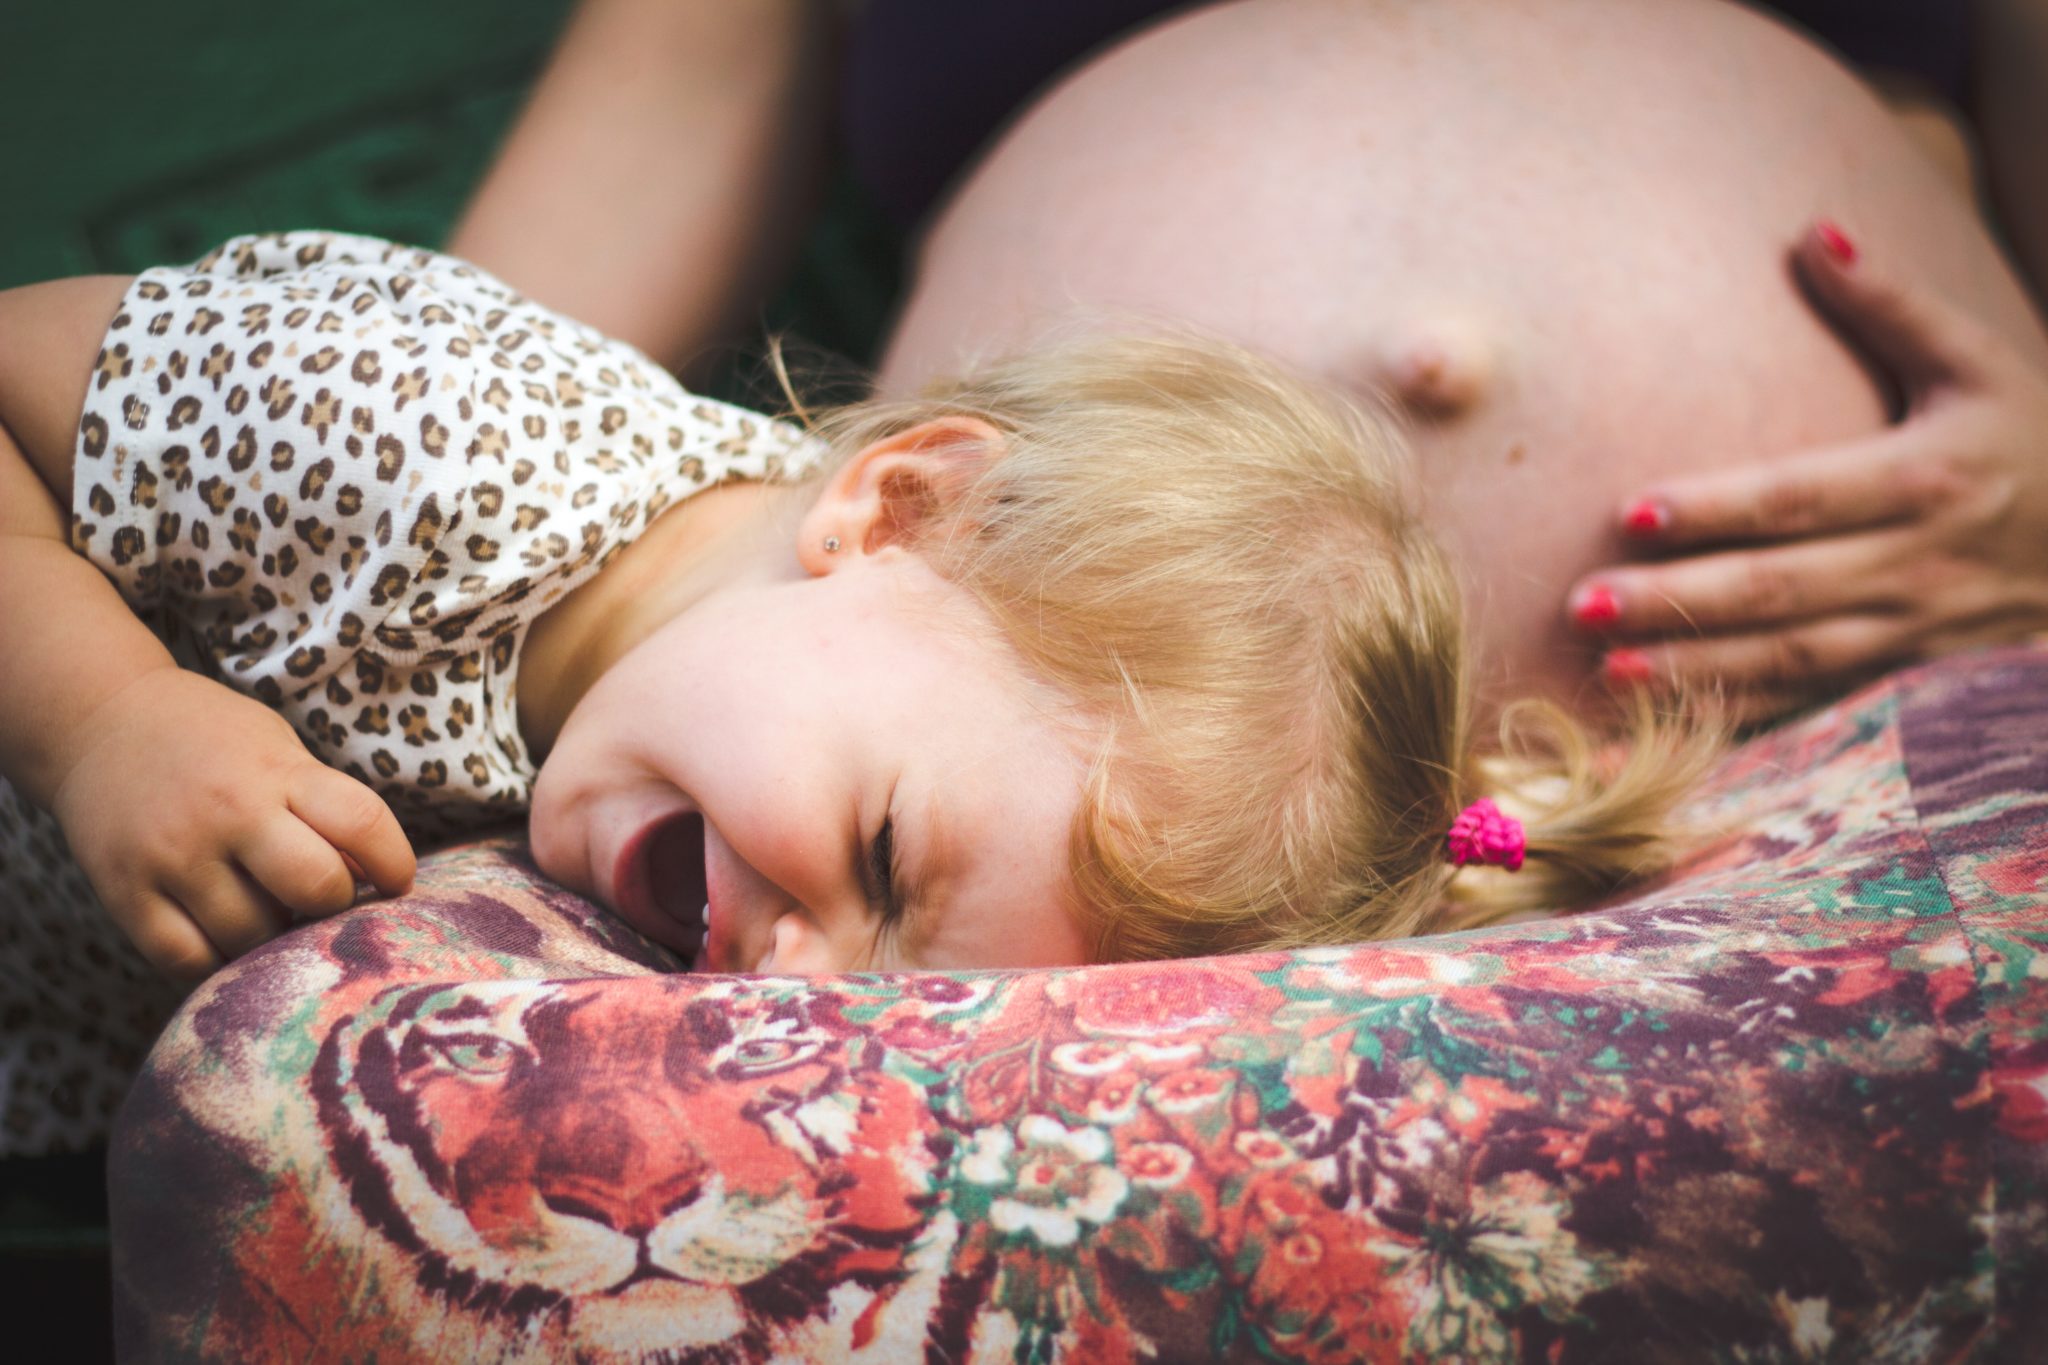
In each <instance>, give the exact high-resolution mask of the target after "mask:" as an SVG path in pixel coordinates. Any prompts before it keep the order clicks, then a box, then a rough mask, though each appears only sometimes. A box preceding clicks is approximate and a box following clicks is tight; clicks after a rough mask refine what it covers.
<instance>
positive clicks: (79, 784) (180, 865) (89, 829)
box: [52, 668, 414, 980]
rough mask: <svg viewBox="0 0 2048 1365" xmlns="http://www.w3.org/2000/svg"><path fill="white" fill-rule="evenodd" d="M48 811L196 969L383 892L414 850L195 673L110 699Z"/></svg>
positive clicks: (291, 742) (151, 932) (377, 804)
mask: <svg viewBox="0 0 2048 1365" xmlns="http://www.w3.org/2000/svg"><path fill="white" fill-rule="evenodd" d="M88 732H89V733H90V734H91V735H92V740H91V742H90V744H89V745H88V746H87V747H86V748H85V750H84V752H83V753H82V755H81V756H80V757H79V758H78V759H77V760H76V761H75V762H73V763H72V764H71V766H70V767H69V769H68V770H67V772H66V774H65V777H64V780H63V782H62V784H61V785H60V786H59V787H58V789H57V795H56V800H55V801H54V802H53V803H52V809H53V811H54V813H55V814H56V816H57V818H58V820H59V821H60V822H61V823H62V825H63V827H64V837H65V840H66V841H67V842H68V843H69V844H70V846H71V853H72V856H73V857H75V858H76V859H77V860H78V865H79V867H80V868H82V869H83V870H84V872H85V874H86V876H87V878H88V879H90V880H91V882H92V886H93V890H94V891H95V892H97V893H98V894H99V898H100V901H101V903H102V904H104V905H105V906H106V908H107V911H108V913H109V914H111V915H112V916H113V918H114V920H115V922H116V923H117V924H119V925H120V926H121V929H122V932H124V933H126V934H127V935H128V937H129V938H130V939H131V940H132V941H133V942H134V944H135V946H136V947H137V948H139V949H140V950H141V951H142V954H143V956H144V957H147V958H148V959H149V960H150V962H151V963H152V964H153V965H154V966H156V967H157V968H158V969H159V970H160V971H163V972H165V973H166V974H168V975H171V976H175V977H181V978H184V979H187V980H197V979H198V978H200V977H203V976H205V975H207V974H208V973H209V972H211V971H213V970H214V969H215V968H217V967H219V966H220V965H221V964H222V963H223V962H224V961H226V960H227V959H229V958H232V957H237V956H239V955H241V954H242V953H244V952H247V951H248V950H249V949H251V948H253V947H255V946H256V945H257V944H259V943H262V942H263V941H264V940H266V939H269V938H271V937H273V936H275V935H276V934H278V933H280V932H282V931H283V930H284V929H285V928H287V927H289V925H290V922H291V918H292V915H293V914H294V913H298V914H303V915H331V914H334V913H335V912H337V911H341V910H346V909H347V908H348V907H349V906H350V905H352V904H354V902H355V894H356V878H355V871H354V870H355V869H360V870H361V872H362V873H363V874H364V875H365V876H366V877H367V878H368V879H369V880H370V881H372V882H374V883H375V884H376V885H377V887H378V888H379V889H380V890H382V891H383V892H384V893H385V894H387V895H397V894H399V893H401V892H403V891H405V890H406V889H407V888H408V887H410V886H411V885H412V876H413V868H414V864H413V852H412V846H411V845H410V844H409V843H408V842H407V841H406V837H405V833H404V831H403V830H401V829H400V828H399V825H398V820H397V818H396V817H395V816H393V815H392V813H391V809H390V807H388V806H386V805H385V804H384V802H383V800H382V799H380V798H379V797H378V796H377V794H376V793H375V792H373V791H371V790H370V789H369V788H368V787H366V786H364V785H363V784H362V783H360V782H358V781H356V780H355V779H354V778H352V777H348V776H346V775H345V774H342V773H339V772H336V771H335V770H334V769H332V768H329V767H327V766H326V765H325V764H323V763H321V762H320V761H319V760H318V759H316V758H314V757H313V755H312V754H310V753H308V752H307V750H306V746H305V745H304V744H302V743H300V742H299V737H298V736H297V735H296V734H294V733H293V731H292V728H291V726H290V725H289V724H288V723H287V722H286V721H285V720H284V718H283V717H281V716H279V715H278V714H277V713H275V712H274V711H271V710H270V709H269V708H268V707H266V706H263V705H262V704H260V703H258V702H255V701H252V700H250V699H249V698H247V697H244V696H242V695H241V694H240V693H238V692H235V691H233V690H232V689H230V688H227V687H224V686H222V685H221V684H219V683H216V682H213V681H212V680H210V679H208V678H204V677H201V676H200V675H198V674H196V673H186V672H182V671H180V670H178V669H175V668H164V669H159V670H156V671H154V672H151V673H146V674H144V675H143V676H141V677H139V678H137V679H136V680H135V681H134V682H132V683H130V684H129V685H128V686H126V687H125V688H123V689H122V690H121V691H120V692H118V693H116V694H115V695H114V696H113V697H112V698H110V699H109V700H108V701H107V702H106V703H105V704H104V705H102V706H100V707H99V708H98V709H97V710H96V711H95V712H94V713H93V716H92V719H91V723H90V726H89V727H88Z"/></svg>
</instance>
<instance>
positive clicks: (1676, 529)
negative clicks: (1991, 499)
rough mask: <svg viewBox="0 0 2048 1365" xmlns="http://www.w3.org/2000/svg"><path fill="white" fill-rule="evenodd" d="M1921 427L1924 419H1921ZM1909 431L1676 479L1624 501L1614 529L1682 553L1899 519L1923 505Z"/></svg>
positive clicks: (1917, 438)
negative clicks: (1697, 547)
mask: <svg viewBox="0 0 2048 1365" xmlns="http://www.w3.org/2000/svg"><path fill="white" fill-rule="evenodd" d="M1921 420H1923V421H1924V420H1926V419H1925V418H1922V419H1921ZM1924 441H1925V438H1924V436H1923V435H1922V433H1921V432H1920V431H1919V430H1918V429H1916V428H1915V426H1914V425H1912V424H1911V423H1909V424H1908V425H1906V426H1903V427H1891V428H1887V429H1885V430H1883V431H1880V432H1878V433H1876V434H1875V435H1871V436H1864V437H1859V438H1858V439H1856V440H1853V441H1845V442H1843V443H1841V444H1840V445H1834V446H1825V447H1822V448H1820V449H1817V450H1811V451H1807V452H1804V453H1802V454H1798V455H1791V456H1786V457H1784V458H1781V459H1777V460H1771V461H1768V462H1758V463H1755V464H1746V465H1737V466H1734V467H1732V468H1729V469H1724V470H1719V471H1717V472H1715V473H1712V474H1702V475H1700V476H1698V477H1696V478H1690V479H1674V480H1670V481H1668V482H1665V483H1661V484H1658V485H1657V486H1656V487H1655V488H1653V489H1650V490H1649V491H1648V492H1645V493H1642V494H1640V495H1637V496H1633V497H1631V498H1630V499H1629V500H1628V501H1627V502H1626V503H1625V504H1623V506H1622V507H1621V509H1620V512H1619V514H1618V522H1619V525H1620V526H1621V529H1622V530H1623V531H1624V532H1625V533H1626V534H1627V535H1628V537H1629V538H1630V539H1631V540H1635V541H1638V542H1642V543H1645V544H1654V545H1659V546H1669V547H1674V548H1676V547H1683V546H1692V545H1708V544H1714V543H1719V542H1727V541H1743V540H1790V539H1793V538H1795V537H1800V536H1813V535H1823V534H1829V533H1835V532H1841V531H1853V530H1860V529H1862V528H1865V527H1869V526H1878V525H1882V524H1884V523H1886V522H1893V521H1903V520H1905V519H1907V518H1909V517H1911V516H1913V515H1914V514H1915V513H1916V512H1918V511H1919V510H1921V508H1922V506H1923V505H1924V500H1925V495H1926V489H1925V487H1924V485H1925V482H1926V481H1925V479H1923V478H1922V477H1920V474H1919V472H1918V469H1919V463H1918V462H1917V461H1916V460H1915V459H1914V456H1915V454H1916V453H1917V452H1918V451H1919V450H1920V448H1921V447H1922V445H1923V444H1924Z"/></svg>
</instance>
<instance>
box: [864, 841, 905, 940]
mask: <svg viewBox="0 0 2048 1365" xmlns="http://www.w3.org/2000/svg"><path fill="white" fill-rule="evenodd" d="M868 870H869V873H870V874H871V876H872V877H873V882H874V887H875V900H876V901H877V902H878V903H879V904H880V905H881V908H882V923H883V925H885V926H887V925H891V924H894V923H896V922H897V921H898V920H900V919H901V918H902V917H903V905H902V903H901V902H900V901H898V900H897V898H896V820H895V817H894V816H886V815H885V816H883V817H882V827H881V828H880V829H879V830H876V831H875V841H874V843H872V844H871V845H869V847H868Z"/></svg>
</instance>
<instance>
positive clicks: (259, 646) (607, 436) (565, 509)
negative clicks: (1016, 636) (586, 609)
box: [72, 233, 819, 831]
mask: <svg viewBox="0 0 2048 1365" xmlns="http://www.w3.org/2000/svg"><path fill="white" fill-rule="evenodd" d="M818 453H819V452H818V451H817V450H816V449H815V448H814V447H813V446H812V445H811V444H810V443H809V442H807V441H806V440H805V439H804V438H803V437H802V435H801V434H800V433H799V432H797V431H795V430H794V429H793V428H790V427H788V426H786V425H783V424H781V423H777V422H772V421H770V420H768V419H767V418H764V417H761V416H760V415H758V414H755V413H751V412H747V411H745V410H743V409H739V408H735V407H731V406H729V405H727V404H723V403H718V402H714V401H711V400H708V399H703V398H700V397H697V396H695V395H692V394H690V393H688V392H686V391H685V390H684V389H682V388H681V387H680V386H679V385H678V384H677V383H676V382H675V381H674V380H673V379H672V378H670V377H669V376H668V375H667V374H666V373H665V372H663V371H662V370H661V369H660V367H659V366H657V365H655V364H654V363H653V362H651V361H649V360H648V359H647V358H646V357H644V356H642V355H641V354H640V353H639V352H637V351H635V350H633V349H632V348H631V347H629V346H626V345H625V344H623V343H621V342H616V341H612V340H610V339H608V338H606V337H604V336H602V335H600V334H599V333H597V332H595V331H593V330H591V329H589V328H587V327H584V326H582V325H581V324H579V323H576V322H573V321H571V320H570V319H568V318H565V317H562V316H561V315H559V314H556V313H553V312H551V311H550V310H548V309H545V308H542V307H540V306H539V305H537V304H534V303H532V302H531V301H530V300H527V299H524V298H521V297H520V296H519V295H518V294H516V293H514V292H513V291H512V290H510V289H509V288H508V287H506V286H505V285H503V284H502V283H500V282H498V281H497V280H495V279H493V278H491V277H490V276H489V275H487V274H485V273H484V272H482V271H481V270H478V269H476V268H475V267H473V266H470V265H467V264H465V263H463V262H461V261H458V260H455V259H453V258H451V257H447V256H441V255H437V254H435V253H432V252H428V251H422V250H417V249H414V248H410V247H403V246H398V245H395V244H392V243H389V242H385V241H381V240H378V239H374V238H366V237H351V236H343V235H339V234H331V233H286V234H282V235H274V236H267V237H244V238H237V239H235V240H233V241H230V242H228V243H226V244H225V245H223V246H222V247H220V248H219V249H218V250H216V251H214V252H213V253H212V254H210V255H208V256H207V257H205V258H204V259H202V260H200V261H199V262H197V263H196V264H194V265H191V266H188V267H170V268H162V269H156V270H150V271H146V272H144V273H143V274H142V275H140V276H139V277H137V279H136V280H135V282H134V283H133V284H132V285H131V286H130V288H129V290H128V292H127V295H126V297H125V299H124V301H123V304H122V307H121V310H120V312H119V313H118V314H117V316H116V317H115V318H114V320H113V322H112V323H111V324H110V325H109V328H108V331H107V335H106V338H105V340H104V343H103V346H102V349H101V352H100V355H99V358H98V363H97V368H96V370H95V373H94V375H93V377H92V380H91V383H90V387H89V389H88V393H87V400H86V406H85V411H84V413H83V416H82V418H81V422H80V429H79V442H78V448H77V454H76V464H75V473H74V478H73V487H74V490H75V492H74V497H73V508H72V540H73V546H74V548H76V549H77V550H78V551H79V552H80V553H81V554H84V555H86V556H88V557H89V558H91V559H92V560H93V562H94V563H95V564H97V565H98V566H99V567H100V568H101V570H102V571H104V572H105V573H106V574H107V575H108V576H109V578H111V579H112V580H113V582H114V584H115V586H116V587H117V588H118V589H119V590H120V591H121V593H122V594H123V596H124V597H125V598H126V599H127V600H128V602H129V604H130V605H131V606H132V607H134V608H135V610H136V611H137V613H138V614H140V615H142V616H143V617H144V618H145V619H147V620H150V621H151V622H152V624H154V625H156V626H157V627H158V628H159V629H160V630H161V631H162V633H164V635H165V636H166V638H167V639H169V640H171V642H172V644H173V648H174V649H176V650H177V651H178V653H179V656H180V658H181V661H183V662H185V663H187V664H188V665H189V666H193V667H198V668H202V669H204V670H205V671H207V672H209V673H211V674H212V675H214V676H216V677H218V678H219V679H220V680H221V681H223V682H225V683H227V684H228V685H230V686H233V687H236V688H237V689H239V690H242V691H244V692H247V693H249V694H250V695H252V696H254V697H256V698H258V699H259V700H261V701H263V702H265V703H267V704H269V705H270V706H272V707H274V708H276V709H277V710H279V711H280V712H281V713H283V714H284V715H285V716H286V717H287V718H288V719H289V720H291V721H292V723H293V724H294V725H295V726H296V727H297V729H298V731H299V733H300V735H301V736H302V737H303V738H304V739H305V740H306V742H307V744H308V746H309V747H310V748H312V750H313V751H314V752H315V753H316V754H318V755H319V756H320V757H321V758H323V759H325V760H326V761H328V762H330V763H333V764H334V765H335V766H337V767H340V768H342V769H343V770H344V771H347V772H349V773H351V774H352V775H355V776H357V777H359V778H360V779H362V780H363V781H366V782H368V783H370V784H371V785H372V786H374V787H376V788H377V789H378V790H380V791H381V792H383V794H384V795H385V796H386V798H387V800H390V801H391V802H392V803H393V805H394V808H395V809H397V810H398V812H399V814H400V816H401V818H404V819H407V822H408V824H409V826H411V827H414V828H415V829H416V830H418V829H428V830H436V829H446V830H450V831H453V830H459V829H464V828H470V827H473V826H474V825H476V824H478V823H482V820H481V819H480V818H478V817H496V818H502V817H504V816H505V815H508V814H513V813H516V812H517V811H518V810H521V809H523V808H524V804H525V799H526V795H527V793H528V791H529V789H530V785H531V780H532V777H533V771H534V770H533V765H532V763H531V761H530V758H529V757H528V755H527V754H526V752H525V749H524V745H523V744H522V742H521V740H520V737H519V734H518V728H517V723H516V710H515V696H516V692H515V674H516V665H517V653H518V647H519V644H520V642H521V641H522V640H523V638H524V633H525V628H526V627H527V625H529V624H530V623H531V621H532V619H533V618H534V617H535V616H537V615H539V613H540V612H541V611H543V610H544V609H545V608H546V607H548V606H549V605H552V604H553V603H554V602H555V601H556V600H558V599H559V598H560V597H561V596H562V595H563V594H565V593H567V592H569V591H570V590H572V589H573V588H575V587H576V586H577V585H578V584H579V583H581V582H582V580H583V579H585V578H587V577H589V576H590V575H591V574H593V573H595V572H596V571H597V570H598V569H599V568H600V567H601V566H602V565H603V564H604V563H605V562H607V561H608V560H609V558H610V557H611V555H612V554H613V553H615V552H616V551H617V550H618V549H620V548H622V547H623V546H624V545H626V544H628V543H630V542H631V541H632V540H633V539H634V538H635V537H637V536H638V535H639V534H640V533H641V532H642V531H643V530H644V529H645V527H646V526H647V524H648V523H649V522H651V521H652V520H653V518H654V517H655V516H656V515H657V514H658V513H659V512H660V511H661V510H663V509H664V508H665V507H667V506H668V505H669V504H670V503H672V502H673V501H675V500H676V499H677V498H680V497H685V496H688V495H689V494H691V493H694V492H696V491H699V490H700V489H702V488H705V487H709V486H711V485H712V484H715V483H718V482H720V481H721V480H723V479H727V478H764V479H765V478H784V477H791V476H793V475H795V474H798V473H800V472H802V471H804V470H806V469H807V468H808V467H809V466H810V465H811V464H812V463H813V462H814V461H815V459H816V457H817V455H818Z"/></svg>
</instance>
